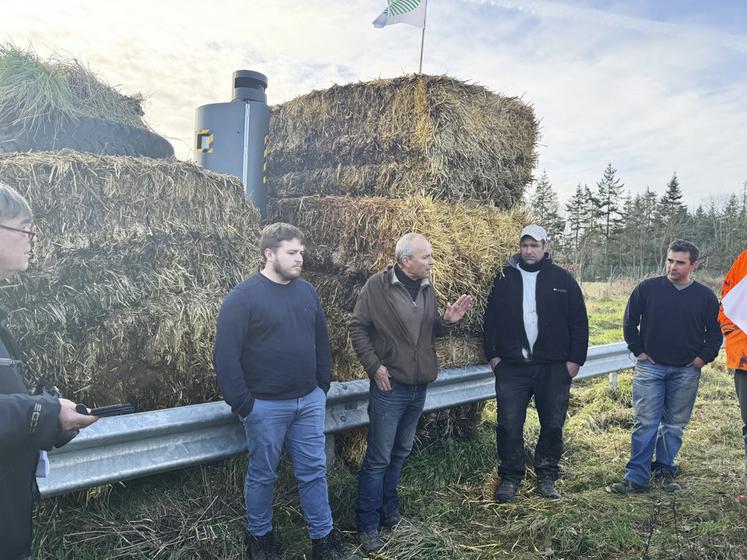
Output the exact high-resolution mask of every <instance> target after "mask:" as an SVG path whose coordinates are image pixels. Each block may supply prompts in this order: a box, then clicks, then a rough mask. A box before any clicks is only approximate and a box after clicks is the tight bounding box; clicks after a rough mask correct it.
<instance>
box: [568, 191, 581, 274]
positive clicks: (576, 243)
mask: <svg viewBox="0 0 747 560" xmlns="http://www.w3.org/2000/svg"><path fill="white" fill-rule="evenodd" d="M584 209H585V199H584V189H583V187H582V186H581V183H579V184H578V185H577V186H576V192H575V193H574V195H573V196H572V197H571V198H570V199H569V200H568V202H567V203H566V205H565V214H566V217H567V222H568V243H567V244H568V246H569V248H570V250H571V255H572V257H573V262H574V263H576V264H577V263H578V250H579V247H580V246H581V238H582V236H583V234H584V225H585V219H584Z"/></svg>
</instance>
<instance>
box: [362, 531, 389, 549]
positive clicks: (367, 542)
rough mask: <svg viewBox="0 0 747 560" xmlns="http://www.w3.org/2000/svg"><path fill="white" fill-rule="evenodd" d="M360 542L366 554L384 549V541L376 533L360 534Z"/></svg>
mask: <svg viewBox="0 0 747 560" xmlns="http://www.w3.org/2000/svg"><path fill="white" fill-rule="evenodd" d="M358 541H359V542H360V543H361V550H362V551H363V552H365V553H366V554H371V553H372V552H378V551H379V550H381V549H382V548H384V539H382V538H381V537H380V536H379V533H378V532H376V531H366V532H363V533H358Z"/></svg>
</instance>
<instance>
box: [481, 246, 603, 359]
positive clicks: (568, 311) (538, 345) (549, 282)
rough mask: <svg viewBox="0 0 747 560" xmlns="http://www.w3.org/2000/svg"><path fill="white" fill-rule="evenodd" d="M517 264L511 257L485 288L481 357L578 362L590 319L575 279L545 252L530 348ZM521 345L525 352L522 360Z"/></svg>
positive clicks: (583, 354) (586, 342) (582, 355)
mask: <svg viewBox="0 0 747 560" xmlns="http://www.w3.org/2000/svg"><path fill="white" fill-rule="evenodd" d="M518 262H519V259H518V255H515V256H513V257H511V259H509V262H508V264H507V265H506V266H505V267H504V268H503V271H502V274H499V275H498V276H497V277H496V279H495V281H494V282H493V288H492V289H491V290H490V296H489V297H488V304H487V308H486V310H485V322H484V324H485V327H484V328H485V331H484V333H485V334H484V344H485V357H486V358H487V359H488V360H492V359H493V358H496V357H498V358H501V360H505V361H506V362H508V363H515V364H522V363H526V364H530V363H532V364H543V363H552V362H575V363H577V364H579V365H581V364H583V363H584V362H585V361H586V351H587V349H588V347H589V319H588V316H587V315H586V306H585V305H584V296H583V294H582V293H581V288H580V287H579V285H578V283H576V281H575V280H574V279H573V276H571V275H570V273H568V272H567V271H566V270H563V269H562V268H560V267H559V266H557V265H555V264H553V262H552V260H551V259H550V258H549V256H547V255H545V260H544V261H543V263H542V266H541V268H540V271H539V274H538V275H537V288H536V298H537V320H538V330H539V334H538V336H537V341H536V342H535V343H534V348H533V351H532V352H529V342H528V340H527V335H526V332H525V331H524V311H523V291H522V290H523V281H522V278H521V272H520V271H519V269H518ZM522 349H526V350H527V354H528V357H527V358H525V357H524V354H523V353H522Z"/></svg>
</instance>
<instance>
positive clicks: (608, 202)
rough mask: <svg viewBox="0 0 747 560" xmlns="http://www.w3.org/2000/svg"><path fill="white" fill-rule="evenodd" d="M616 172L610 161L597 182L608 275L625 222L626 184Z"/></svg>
mask: <svg viewBox="0 0 747 560" xmlns="http://www.w3.org/2000/svg"><path fill="white" fill-rule="evenodd" d="M616 173H617V170H616V169H615V168H614V167H612V163H608V164H607V168H606V169H605V170H604V173H603V174H602V179H601V180H600V181H599V182H598V183H597V208H598V212H599V221H600V226H601V232H602V239H603V242H604V263H603V268H604V269H605V271H606V275H607V276H608V275H609V274H610V272H611V270H610V268H611V260H610V253H611V250H612V248H613V246H614V242H615V238H616V237H617V234H618V233H619V231H620V229H621V227H622V224H623V219H622V200H621V199H622V194H623V186H624V185H623V183H621V182H620V179H618V178H617V177H616V176H615V174H616Z"/></svg>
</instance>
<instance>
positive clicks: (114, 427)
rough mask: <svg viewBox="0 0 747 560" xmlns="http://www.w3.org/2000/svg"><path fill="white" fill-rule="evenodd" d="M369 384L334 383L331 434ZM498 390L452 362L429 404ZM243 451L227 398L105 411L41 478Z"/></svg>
mask: <svg viewBox="0 0 747 560" xmlns="http://www.w3.org/2000/svg"><path fill="white" fill-rule="evenodd" d="M633 364H634V359H633V356H632V354H630V352H628V349H627V348H626V346H625V344H624V343H615V344H605V345H602V346H594V347H592V348H589V355H588V358H587V361H586V363H585V364H584V366H583V367H582V368H581V371H580V372H579V374H578V376H577V377H576V379H577V380H578V379H585V378H588V377H595V376H599V375H605V374H614V373H616V372H617V371H620V370H623V369H627V368H630V367H632V366H633ZM368 388H369V382H368V381H367V380H359V381H347V382H344V383H332V387H331V388H330V390H329V394H328V395H327V417H326V426H325V431H326V432H327V433H328V434H334V433H336V432H341V431H344V430H348V429H351V428H356V427H359V426H365V425H367V424H368V412H367V408H368ZM493 397H495V381H494V377H493V372H492V370H491V369H490V367H489V366H488V365H487V364H485V365H481V366H469V367H464V368H457V369H446V370H442V371H441V372H440V373H439V376H438V379H437V380H436V381H434V382H433V383H431V384H430V385H429V387H428V394H427V398H426V401H425V411H433V410H439V409H443V408H450V407H453V406H457V405H460V404H468V403H472V402H477V401H482V400H487V399H490V398H493ZM328 439H330V438H328ZM245 451H246V440H245V437H244V430H243V428H242V426H241V424H240V423H239V422H238V420H237V418H236V416H235V415H233V414H232V413H231V410H230V408H229V407H228V405H226V404H225V403H224V402H212V403H205V404H197V405H191V406H181V407H178V408H169V409H165V410H155V411H151V412H141V413H137V414H131V415H128V416H118V417H113V418H102V419H101V420H99V421H98V422H96V424H94V425H93V426H91V427H90V428H87V429H86V430H84V431H83V432H81V434H80V435H79V436H78V437H77V438H75V439H74V440H73V441H71V442H70V443H69V444H67V445H66V446H65V447H63V448H61V449H56V450H54V451H53V452H51V453H50V454H49V459H50V473H49V476H48V477H47V478H42V479H38V482H39V489H40V491H41V493H42V495H44V496H54V495H57V494H63V493H65V492H72V491H74V490H82V489H84V488H89V487H92V486H98V485H101V484H108V483H112V482H117V481H120V480H127V479H132V478H139V477H143V476H148V475H152V474H157V473H161V472H165V471H170V470H175V469H179V468H183V467H189V466H193V465H197V464H202V463H208V462H211V461H218V460H221V459H226V458H228V457H231V456H233V455H238V454H240V453H243V452H245Z"/></svg>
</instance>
